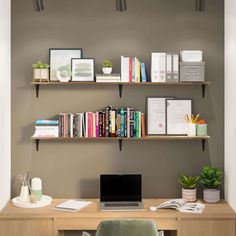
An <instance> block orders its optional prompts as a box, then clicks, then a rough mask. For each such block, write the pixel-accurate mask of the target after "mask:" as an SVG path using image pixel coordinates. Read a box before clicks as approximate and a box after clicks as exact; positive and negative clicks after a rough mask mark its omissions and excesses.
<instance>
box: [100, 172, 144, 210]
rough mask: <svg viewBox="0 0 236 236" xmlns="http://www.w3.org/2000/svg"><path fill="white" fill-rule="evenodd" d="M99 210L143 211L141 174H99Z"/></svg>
mask: <svg viewBox="0 0 236 236" xmlns="http://www.w3.org/2000/svg"><path fill="white" fill-rule="evenodd" d="M100 210H101V211H143V210H144V207H143V204H142V175H139V174H124V175H119V174H113V175H100Z"/></svg>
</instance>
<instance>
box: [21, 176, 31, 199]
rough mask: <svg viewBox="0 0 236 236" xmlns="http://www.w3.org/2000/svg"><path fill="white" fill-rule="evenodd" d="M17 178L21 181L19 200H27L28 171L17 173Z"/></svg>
mask: <svg viewBox="0 0 236 236" xmlns="http://www.w3.org/2000/svg"><path fill="white" fill-rule="evenodd" d="M19 179H20V181H21V190H20V201H22V202H29V186H28V179H29V172H27V173H25V174H22V175H19Z"/></svg>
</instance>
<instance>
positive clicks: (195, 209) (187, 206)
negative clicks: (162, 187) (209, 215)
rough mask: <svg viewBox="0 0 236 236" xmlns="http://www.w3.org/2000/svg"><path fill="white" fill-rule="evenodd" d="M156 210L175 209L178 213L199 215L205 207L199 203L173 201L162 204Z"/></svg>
mask: <svg viewBox="0 0 236 236" xmlns="http://www.w3.org/2000/svg"><path fill="white" fill-rule="evenodd" d="M156 208H157V209H164V208H170V209H175V210H178V211H180V212H186V213H199V214H201V213H202V212H203V210H204V208H205V205H204V204H202V203H199V202H196V203H187V201H186V200H185V199H182V198H180V199H173V200H170V201H167V202H164V203H162V204H160V205H159V206H157V207H156Z"/></svg>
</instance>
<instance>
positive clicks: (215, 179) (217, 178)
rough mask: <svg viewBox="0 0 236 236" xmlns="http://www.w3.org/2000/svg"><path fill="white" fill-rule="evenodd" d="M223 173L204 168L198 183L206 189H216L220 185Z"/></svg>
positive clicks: (208, 167) (212, 168) (215, 169)
mask: <svg viewBox="0 0 236 236" xmlns="http://www.w3.org/2000/svg"><path fill="white" fill-rule="evenodd" d="M222 177H223V172H222V171H221V170H220V169H219V168H214V167H210V166H204V167H203V169H202V174H201V176H200V183H201V184H202V185H203V186H204V187H205V188H208V189H217V188H219V186H220V185H221V184H222Z"/></svg>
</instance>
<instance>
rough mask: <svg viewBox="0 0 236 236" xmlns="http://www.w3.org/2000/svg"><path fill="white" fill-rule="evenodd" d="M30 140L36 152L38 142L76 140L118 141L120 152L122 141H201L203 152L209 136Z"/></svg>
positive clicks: (47, 138) (35, 138) (46, 138)
mask: <svg viewBox="0 0 236 236" xmlns="http://www.w3.org/2000/svg"><path fill="white" fill-rule="evenodd" d="M31 139H32V140H35V142H36V150H37V151H38V149H39V140H45V141H50V140H51V141H60V140H61V141H73V140H74V141H76V140H81V141H82V140H94V141H97V140H107V141H108V140H109V141H112V140H118V141H119V148H120V151H121V150H122V141H123V140H142V141H143V140H193V141H194V140H196V141H197V140H201V141H202V150H203V151H205V142H206V140H208V139H210V136H195V137H189V136H176V135H161V136H145V137H142V138H125V137H114V138H113V137H97V138H85V137H82V138H80V137H73V138H71V137H58V138H56V137H34V136H32V137H31Z"/></svg>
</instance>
